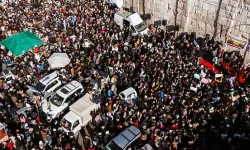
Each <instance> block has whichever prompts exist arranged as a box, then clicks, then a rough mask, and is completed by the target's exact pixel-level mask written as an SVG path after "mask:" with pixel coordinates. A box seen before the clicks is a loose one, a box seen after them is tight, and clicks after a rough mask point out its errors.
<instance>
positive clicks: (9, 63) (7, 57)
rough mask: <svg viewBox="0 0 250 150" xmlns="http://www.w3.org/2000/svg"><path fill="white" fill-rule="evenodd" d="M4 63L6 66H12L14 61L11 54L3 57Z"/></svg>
mask: <svg viewBox="0 0 250 150" xmlns="http://www.w3.org/2000/svg"><path fill="white" fill-rule="evenodd" d="M3 64H4V65H5V66H7V67H11V66H13V65H14V61H13V60H11V58H10V57H9V56H5V57H4V58H3Z"/></svg>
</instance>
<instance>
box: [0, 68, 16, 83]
mask: <svg viewBox="0 0 250 150" xmlns="http://www.w3.org/2000/svg"><path fill="white" fill-rule="evenodd" d="M0 79H1V80H3V81H5V82H6V83H7V84H11V83H12V81H13V80H15V76H14V74H13V73H12V72H11V71H10V70H8V69H4V70H3V72H2V73H1V76H0Z"/></svg>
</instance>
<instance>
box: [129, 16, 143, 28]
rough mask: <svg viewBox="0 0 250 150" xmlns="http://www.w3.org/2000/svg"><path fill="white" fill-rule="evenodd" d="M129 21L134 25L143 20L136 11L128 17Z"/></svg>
mask: <svg viewBox="0 0 250 150" xmlns="http://www.w3.org/2000/svg"><path fill="white" fill-rule="evenodd" d="M128 20H129V22H130V23H131V25H132V26H136V25H138V24H140V23H142V22H143V20H142V19H141V17H140V15H139V14H138V13H134V14H132V15H130V16H129V17H128Z"/></svg>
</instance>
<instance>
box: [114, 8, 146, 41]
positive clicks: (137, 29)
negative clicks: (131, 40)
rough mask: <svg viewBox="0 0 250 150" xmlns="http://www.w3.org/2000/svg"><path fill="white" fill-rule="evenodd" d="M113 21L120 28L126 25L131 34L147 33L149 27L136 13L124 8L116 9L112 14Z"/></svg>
mask: <svg viewBox="0 0 250 150" xmlns="http://www.w3.org/2000/svg"><path fill="white" fill-rule="evenodd" d="M114 21H115V22H116V23H117V24H118V25H119V26H120V28H121V29H123V28H125V27H128V28H129V30H130V31H131V32H132V36H135V35H138V34H141V35H147V34H148V32H149V29H148V27H147V25H146V23H145V22H144V21H143V20H142V18H141V17H140V15H139V14H138V13H130V12H128V11H125V10H120V11H117V12H116V13H115V15H114Z"/></svg>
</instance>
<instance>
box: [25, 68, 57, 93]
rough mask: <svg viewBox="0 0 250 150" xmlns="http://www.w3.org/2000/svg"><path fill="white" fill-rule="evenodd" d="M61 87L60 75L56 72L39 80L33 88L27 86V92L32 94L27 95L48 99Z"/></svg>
mask: <svg viewBox="0 0 250 150" xmlns="http://www.w3.org/2000/svg"><path fill="white" fill-rule="evenodd" d="M61 86H62V75H61V74H60V73H59V72H58V71H54V72H52V73H51V74H48V75H46V76H45V77H44V78H42V79H41V80H39V82H38V83H36V84H35V85H34V86H30V85H27V87H28V88H29V89H28V91H30V92H32V93H29V95H30V96H31V95H33V94H35V95H36V94H37V95H45V97H49V96H50V95H52V93H54V92H55V91H56V90H58V89H59V88H60V87H61Z"/></svg>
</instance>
